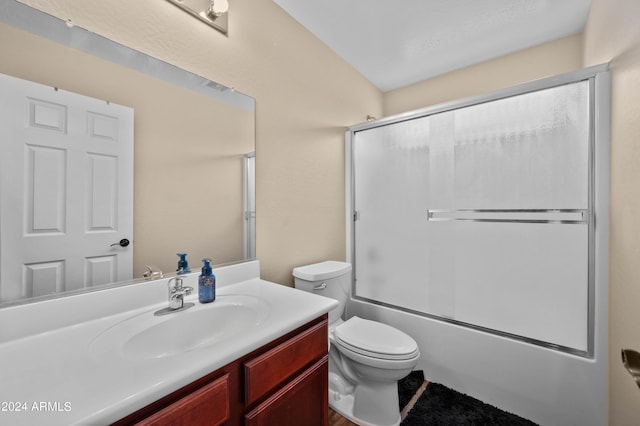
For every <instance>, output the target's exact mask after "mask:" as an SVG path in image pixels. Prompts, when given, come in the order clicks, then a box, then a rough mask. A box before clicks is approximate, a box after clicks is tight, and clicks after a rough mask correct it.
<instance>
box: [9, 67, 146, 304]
mask: <svg viewBox="0 0 640 426" xmlns="http://www.w3.org/2000/svg"><path fill="white" fill-rule="evenodd" d="M0 92H1V93H2V102H1V103H0V138H1V139H0V143H1V144H2V145H1V147H2V153H3V155H2V159H1V160H0V166H1V167H0V233H1V234H2V238H1V240H2V241H1V245H0V282H1V286H0V301H9V300H17V299H21V298H24V297H31V296H38V295H44V294H49V293H55V292H60V291H65V290H74V289H78V288H83V287H90V286H93V285H97V284H103V283H107V282H113V281H122V280H127V279H131V278H132V265H133V249H132V247H131V245H129V246H127V247H121V246H119V245H115V246H112V244H113V243H116V242H118V241H120V239H122V238H127V239H130V240H132V239H133V110H132V109H131V108H128V107H124V106H120V105H115V104H112V103H109V102H105V101H102V100H98V99H93V98H89V97H86V96H82V95H78V94H75V93H71V92H66V91H63V90H58V89H54V88H51V87H48V86H43V85H40V84H36V83H33V82H29V81H25V80H21V79H17V78H14V77H10V76H6V75H0Z"/></svg>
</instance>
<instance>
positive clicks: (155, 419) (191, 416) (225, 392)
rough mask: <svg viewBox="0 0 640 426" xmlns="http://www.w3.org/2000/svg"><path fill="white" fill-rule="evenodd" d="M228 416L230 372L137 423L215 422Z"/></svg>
mask: <svg viewBox="0 0 640 426" xmlns="http://www.w3.org/2000/svg"><path fill="white" fill-rule="evenodd" d="M227 419H229V374H228V373H227V374H225V375H224V376H222V377H220V378H219V379H216V380H214V381H213V382H211V383H209V384H207V385H205V386H203V387H202V388H200V389H198V390H197V391H195V392H193V393H191V394H189V395H187V396H185V397H184V398H181V399H179V400H177V401H176V402H174V403H173V404H171V405H168V406H167V407H165V408H163V409H162V410H160V411H158V412H157V413H155V414H153V415H151V416H149V417H147V418H146V419H144V420H142V421H140V422H139V423H136V425H139V426H142V425H144V426H151V425H153V426H162V425H172V426H200V425H202V426H204V425H207V426H214V425H219V424H221V423H222V422H224V421H226V420H227Z"/></svg>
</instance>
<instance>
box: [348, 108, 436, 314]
mask: <svg viewBox="0 0 640 426" xmlns="http://www.w3.org/2000/svg"><path fill="white" fill-rule="evenodd" d="M428 133H429V121H428V120H426V119H424V120H412V121H407V122H403V123H399V124H396V125H394V126H385V127H379V128H375V129H371V130H368V131H366V132H363V133H362V134H358V136H357V139H356V140H355V141H354V151H353V153H354V161H355V168H356V173H355V182H354V184H355V191H356V195H355V198H356V204H357V205H358V206H360V207H361V208H360V207H358V210H359V219H358V222H357V227H356V231H355V232H356V241H357V249H356V261H355V265H356V266H355V267H356V268H358V279H359V280H361V282H362V283H366V284H364V285H363V286H362V287H359V289H358V294H361V295H362V296H363V297H367V298H371V299H374V300H382V301H385V302H388V303H391V304H399V305H401V306H406V307H408V308H410V309H417V310H421V311H424V310H425V309H426V303H427V300H428V294H427V293H426V291H427V287H426V285H425V284H426V275H427V268H426V261H427V257H426V256H427V249H428V247H429V240H430V238H429V236H428V233H427V230H428V224H427V222H426V220H425V219H426V212H427V209H428V206H427V200H426V198H425V197H424V196H419V194H421V193H422V194H424V185H425V182H427V178H428V176H429V147H428V140H427V135H428ZM409 282H410V283H411V284H410V285H409V284H408V283H409Z"/></svg>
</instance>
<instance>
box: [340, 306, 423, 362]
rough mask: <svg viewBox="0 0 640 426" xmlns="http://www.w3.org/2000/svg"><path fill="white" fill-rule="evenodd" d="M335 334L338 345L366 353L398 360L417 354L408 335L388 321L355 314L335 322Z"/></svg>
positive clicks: (361, 353)
mask: <svg viewBox="0 0 640 426" xmlns="http://www.w3.org/2000/svg"><path fill="white" fill-rule="evenodd" d="M334 337H335V341H336V343H337V344H338V345H339V346H342V347H343V348H346V349H348V350H349V351H351V352H355V353H356V354H359V355H362V356H365V357H371V358H377V359H384V360H398V361H401V360H410V359H413V358H415V357H416V356H418V355H419V354H420V352H419V350H418V344H417V343H416V341H415V340H413V339H412V338H411V336H409V335H407V334H405V333H403V332H402V331H400V330H398V329H396V328H393V327H391V326H389V325H387V324H383V323H380V322H377V321H370V320H366V319H363V318H360V317H357V316H354V317H352V318H350V319H348V320H347V321H345V322H343V323H342V324H340V325H338V326H337V327H336V328H335V330H334Z"/></svg>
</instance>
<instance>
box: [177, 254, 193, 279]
mask: <svg viewBox="0 0 640 426" xmlns="http://www.w3.org/2000/svg"><path fill="white" fill-rule="evenodd" d="M177 255H178V257H179V258H180V260H178V269H176V272H177V273H178V275H181V274H188V273H189V272H191V269H189V262H187V253H177Z"/></svg>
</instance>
